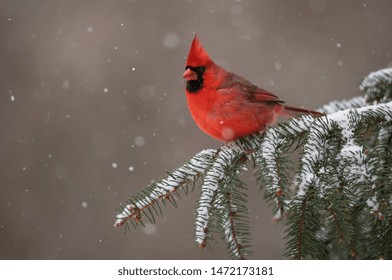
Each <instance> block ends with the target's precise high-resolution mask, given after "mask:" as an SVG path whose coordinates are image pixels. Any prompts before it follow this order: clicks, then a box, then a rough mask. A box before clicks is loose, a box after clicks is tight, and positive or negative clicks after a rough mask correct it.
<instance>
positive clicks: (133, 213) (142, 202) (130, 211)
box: [114, 149, 216, 227]
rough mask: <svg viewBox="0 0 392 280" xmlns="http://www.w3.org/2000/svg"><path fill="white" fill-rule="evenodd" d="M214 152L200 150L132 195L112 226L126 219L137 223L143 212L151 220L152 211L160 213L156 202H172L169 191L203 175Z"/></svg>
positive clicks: (209, 164)
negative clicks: (171, 171)
mask: <svg viewBox="0 0 392 280" xmlns="http://www.w3.org/2000/svg"><path fill="white" fill-rule="evenodd" d="M215 154H216V150H213V149H207V150H203V151H201V152H200V153H198V154H197V155H195V156H194V157H193V158H191V159H190V160H189V161H188V162H187V163H185V164H184V165H182V166H180V167H179V168H178V169H176V170H175V171H174V172H173V173H171V174H169V176H167V177H166V178H164V179H162V180H160V181H158V182H156V183H153V184H152V185H150V186H149V187H147V188H146V190H144V191H143V192H142V193H139V194H136V195H134V196H132V197H131V198H130V199H129V200H128V201H127V203H126V205H125V206H123V207H122V209H121V210H120V211H119V213H118V214H117V215H116V221H115V223H114V226H116V227H119V226H122V225H123V224H124V223H125V222H126V221H127V220H128V219H133V220H134V221H135V222H136V224H137V222H140V221H141V219H142V214H143V213H144V215H145V216H147V217H148V218H149V219H150V221H151V222H153V217H154V213H155V214H160V213H161V210H160V208H159V204H158V203H159V202H160V201H163V200H165V199H168V200H169V201H171V202H172V203H174V198H173V197H171V193H174V192H176V191H177V190H178V189H179V188H180V187H183V186H185V185H187V184H188V183H189V182H195V181H196V180H197V179H198V178H199V177H200V176H201V175H203V173H204V172H205V171H206V170H207V169H208V168H209V167H210V166H211V164H212V162H213V161H212V160H213V159H214V157H215ZM154 205H157V207H158V209H159V211H158V210H156V208H155V207H154ZM150 208H152V209H153V210H154V213H152V212H151V210H150ZM145 210H148V211H149V212H150V215H148V214H146V213H145ZM136 224H134V225H136Z"/></svg>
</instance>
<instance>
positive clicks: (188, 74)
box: [182, 68, 197, 81]
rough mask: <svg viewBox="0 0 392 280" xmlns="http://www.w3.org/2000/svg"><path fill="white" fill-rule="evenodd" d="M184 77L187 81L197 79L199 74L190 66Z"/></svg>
mask: <svg viewBox="0 0 392 280" xmlns="http://www.w3.org/2000/svg"><path fill="white" fill-rule="evenodd" d="M182 77H183V78H184V79H185V80H187V81H192V80H197V74H196V73H195V72H194V71H192V70H191V69H190V68H188V69H186V70H185V72H184V74H183V75H182Z"/></svg>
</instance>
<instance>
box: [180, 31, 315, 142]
mask: <svg viewBox="0 0 392 280" xmlns="http://www.w3.org/2000/svg"><path fill="white" fill-rule="evenodd" d="M183 78H184V79H185V80H186V98H187V101H188V107H189V110H190V111H191V114H192V117H193V119H194V121H195V122H196V124H197V125H198V126H199V128H200V129H201V130H203V131H204V132H205V133H207V134H208V135H210V136H211V137H213V138H216V139H218V140H220V141H224V142H228V141H231V140H234V139H236V138H238V137H241V136H245V135H249V134H253V133H255V132H258V131H263V130H264V129H265V128H266V126H268V125H272V124H274V123H275V122H276V121H277V117H278V116H279V115H283V116H291V114H290V113H288V112H287V111H290V112H295V113H305V114H312V115H315V116H319V115H323V114H322V113H319V112H315V111H310V110H306V109H301V108H296V107H291V106H285V105H283V103H284V101H282V100H280V99H279V98H278V97H277V96H276V95H274V94H272V93H270V92H268V91H266V90H264V89H262V88H260V87H258V86H256V85H254V84H252V83H251V82H249V81H248V80H246V79H244V78H242V77H240V76H238V75H236V74H234V73H231V72H228V71H226V70H225V69H223V68H222V67H220V66H219V65H216V64H215V63H214V62H213V61H212V60H211V58H210V57H209V56H208V54H207V52H206V50H205V49H204V48H203V46H202V45H201V43H200V41H199V38H198V37H197V35H196V36H195V38H194V39H193V41H192V45H191V48H190V50H189V54H188V58H187V60H186V67H185V72H184V74H183Z"/></svg>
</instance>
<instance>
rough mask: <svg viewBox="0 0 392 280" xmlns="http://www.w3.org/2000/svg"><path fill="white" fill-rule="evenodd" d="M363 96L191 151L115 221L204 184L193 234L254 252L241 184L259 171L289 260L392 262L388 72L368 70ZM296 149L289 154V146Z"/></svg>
mask: <svg viewBox="0 0 392 280" xmlns="http://www.w3.org/2000/svg"><path fill="white" fill-rule="evenodd" d="M360 89H361V90H362V91H364V92H365V95H364V96H362V97H356V98H353V99H350V100H343V101H333V102H330V103H329V104H326V105H324V106H323V107H321V108H319V110H320V111H323V112H325V113H326V115H325V116H323V117H318V118H313V117H312V116H301V117H298V118H293V119H291V120H290V121H288V122H287V123H281V124H279V125H277V126H275V127H271V128H269V129H267V130H266V131H265V132H263V133H256V134H254V135H251V136H246V137H243V138H239V139H237V140H235V141H232V142H230V143H227V144H225V145H223V146H221V147H220V148H219V149H218V150H213V149H207V150H204V151H201V152H200V153H198V154H196V155H195V156H194V157H192V158H191V159H190V160H188V161H187V162H185V163H184V164H183V165H181V166H180V167H179V168H177V169H176V170H175V171H173V172H171V173H169V174H168V175H167V177H165V178H162V179H160V180H158V181H157V182H154V183H152V184H151V185H149V186H147V187H146V188H144V189H142V190H141V191H139V192H138V193H136V194H134V195H132V196H131V197H130V198H129V199H128V200H127V201H126V202H125V204H124V205H122V206H121V207H120V209H119V211H118V214H117V215H116V221H115V226H122V225H124V224H125V225H127V226H129V224H133V225H134V226H135V227H137V226H138V225H140V224H141V225H143V222H144V221H145V220H148V221H149V222H151V223H154V222H155V217H156V216H162V215H163V210H162V208H163V206H165V205H166V204H167V203H171V204H173V205H174V206H176V200H177V199H179V198H181V196H182V195H184V196H186V195H187V194H188V193H189V192H191V191H193V190H194V189H195V183H196V182H201V189H200V192H201V193H200V198H199V200H198V202H197V208H196V211H195V227H196V229H195V240H196V243H197V244H198V245H199V246H200V247H201V248H204V247H205V246H206V245H207V244H208V242H209V241H210V240H213V239H214V238H215V237H216V235H217V234H218V235H221V236H222V238H223V239H224V240H225V241H226V244H227V249H228V253H229V254H230V256H231V257H232V258H235V259H245V258H246V257H247V256H249V254H250V253H251V246H250V245H251V239H250V233H249V231H250V229H249V228H250V227H249V217H248V208H247V199H246V198H247V186H246V184H245V183H244V182H243V181H242V180H241V174H242V173H243V172H246V171H247V170H248V168H250V167H255V168H256V172H255V175H256V176H257V182H258V184H259V185H260V189H261V190H262V191H263V192H264V197H265V199H266V200H267V201H268V202H269V204H270V205H271V208H272V214H273V215H274V218H275V219H276V220H281V219H283V220H284V222H285V225H286V236H285V239H286V246H285V255H286V256H287V257H288V258H290V259H392V206H391V203H392V102H391V99H392V68H387V69H383V70H380V71H377V72H374V73H371V74H370V75H369V76H367V77H366V78H365V79H364V80H363V82H362V84H361V86H360ZM294 151H295V152H296V153H299V154H300V157H299V159H297V160H296V159H294V157H293V156H292V155H293V152H294Z"/></svg>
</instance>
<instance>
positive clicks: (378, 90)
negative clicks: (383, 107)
mask: <svg viewBox="0 0 392 280" xmlns="http://www.w3.org/2000/svg"><path fill="white" fill-rule="evenodd" d="M359 88H360V89H361V90H362V91H364V92H365V93H366V96H365V98H366V101H367V102H374V101H376V102H385V101H388V100H389V99H391V97H392V68H385V69H381V70H378V71H376V72H372V73H370V74H369V75H368V76H367V77H366V78H365V79H364V80H363V81H362V83H361V85H360V87H359Z"/></svg>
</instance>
